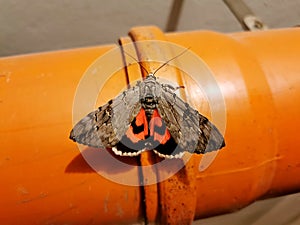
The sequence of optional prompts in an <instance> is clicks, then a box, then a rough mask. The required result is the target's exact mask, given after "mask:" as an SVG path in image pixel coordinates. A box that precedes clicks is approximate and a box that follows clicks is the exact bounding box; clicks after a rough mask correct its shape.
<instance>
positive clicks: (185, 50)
mask: <svg viewBox="0 0 300 225" xmlns="http://www.w3.org/2000/svg"><path fill="white" fill-rule="evenodd" d="M190 48H191V47H188V48H186V49H184V51H182V52H181V53H180V54H178V55H176V56H175V57H173V58H171V59H169V60H168V61H166V62H165V63H164V64H162V65H161V66H160V67H158V68H157V69H156V70H155V71H154V73H153V76H154V75H155V74H156V72H157V71H159V70H160V69H161V68H163V67H164V66H165V65H167V64H168V63H169V62H171V61H172V60H174V59H176V58H178V57H179V56H181V55H183V54H184V53H186V52H187V51H188V50H189V49H190Z"/></svg>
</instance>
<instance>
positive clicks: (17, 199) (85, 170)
mask: <svg viewBox="0 0 300 225" xmlns="http://www.w3.org/2000/svg"><path fill="white" fill-rule="evenodd" d="M134 29H136V30H135V31H134ZM134 29H133V30H131V33H134V32H136V33H142V32H140V29H144V30H145V29H146V30H147V29H148V33H155V32H158V34H157V35H154V36H153V37H156V38H158V37H159V38H160V39H164V40H167V41H170V42H172V43H176V44H179V45H182V46H185V47H190V48H191V50H192V51H193V52H194V53H195V54H197V55H198V56H199V57H201V58H202V60H203V61H204V62H205V63H206V64H207V66H208V67H209V69H210V70H211V71H212V72H213V74H214V76H215V79H216V80H217V83H218V85H219V87H220V89H221V91H222V94H223V97H224V100H225V104H226V118H227V121H226V131H225V140H226V147H225V148H224V149H222V150H221V151H220V153H219V154H218V155H217V157H216V159H215V160H214V162H213V164H211V166H210V167H208V168H207V169H206V170H204V171H199V170H198V166H199V163H200V160H201V158H203V156H198V155H195V156H193V157H192V160H191V162H189V163H188V168H187V172H188V174H186V173H181V172H180V174H176V175H175V176H174V177H171V178H170V179H171V180H172V181H171V182H170V184H165V182H168V181H164V182H162V183H159V184H157V185H154V186H155V187H154V186H152V188H151V187H150V192H147V190H146V188H147V186H146V187H145V188H140V187H138V186H126V185H121V184H118V183H114V182H112V181H109V180H107V179H105V178H104V177H102V176H99V175H98V174H97V173H96V172H95V171H94V170H93V169H92V168H90V167H89V166H88V164H87V163H86V162H85V161H84V159H83V157H82V156H81V154H80V152H79V151H78V148H77V146H76V145H75V144H74V143H72V142H71V141H70V140H68V135H69V131H70V129H71V127H72V103H73V99H74V93H75V91H76V87H77V85H78V83H79V80H80V78H81V76H82V74H83V73H84V71H85V70H86V68H87V67H88V66H89V65H90V64H91V63H92V62H93V61H94V60H95V59H96V58H97V57H99V56H101V55H103V54H105V53H106V52H108V51H109V50H110V49H112V48H113V46H112V45H108V46H101V47H95V48H86V49H75V50H69V51H60V52H52V53H42V54H33V55H23V56H15V57H8V58H2V59H0V108H1V111H0V118H1V120H0V149H1V151H0V160H1V161H0V176H1V178H2V179H1V180H2V182H1V193H2V195H1V200H0V203H1V204H0V220H1V223H3V224H20V223H22V224H33V223H35V224H45V223H57V224H61V223H68V222H70V223H71V222H77V223H78V224H81V223H95V224H104V223H105V224H108V223H111V224H119V223H127V224H130V223H136V222H138V221H141V220H145V219H146V220H147V221H149V222H152V221H156V222H158V221H160V222H165V221H167V222H170V223H171V224H176V221H178V220H179V219H181V220H182V221H186V223H189V222H190V220H191V215H192V216H193V217H194V218H193V219H197V218H202V217H208V216H211V215H216V214H220V213H226V212H230V211H233V210H236V209H239V208H241V207H243V206H246V205H247V204H249V203H251V202H253V201H255V200H256V199H259V198H262V197H268V196H273V195H283V194H287V193H290V192H297V191H299V190H300V179H298V175H299V173H300V154H299V152H298V149H299V147H300V146H299V145H300V143H299V142H297V138H298V136H299V131H298V127H299V125H300V119H299V116H298V115H299V114H300V107H299V97H300V92H299V90H300V77H299V76H298V75H299V74H300V65H299V63H298V60H299V59H298V58H299V57H298V56H299V54H300V43H299V41H298V40H299V38H300V31H299V29H296V28H294V29H285V30H271V31H264V32H255V33H235V34H219V33H214V32H208V31H195V32H185V33H173V34H162V32H159V31H157V29H156V28H152V27H149V28H134ZM143 32H144V31H143ZM146 36H147V35H146ZM147 37H148V36H147ZM138 40H141V39H138ZM127 41H129V42H130V41H132V42H134V41H135V37H134V36H133V35H132V39H131V40H129V39H127ZM138 51H144V50H142V49H137V52H138ZM144 54H148V52H146V53H144ZM151 54H152V53H151ZM153 54H156V53H155V52H154V53H153ZM150 56H151V55H150ZM179 61H180V60H179ZM112 63H113V62H112ZM132 73H133V71H129V81H131V80H134V79H135V78H134V79H131V77H134V76H136V75H134V74H132ZM139 76H140V75H139ZM199 76H201V74H199ZM178 79H180V78H178ZM178 79H177V80H178ZM127 82H128V75H126V74H125V72H124V71H119V72H118V73H117V74H116V75H114V77H113V78H112V79H111V80H110V81H108V83H107V85H106V86H105V87H104V89H103V91H102V92H101V93H100V100H99V101H100V102H101V103H103V102H105V101H107V100H109V99H110V98H113V97H114V96H115V95H117V93H118V92H119V91H121V90H122V89H123V88H124V87H125V86H126V84H127ZM185 86H186V88H185V90H187V91H186V93H187V96H188V97H190V96H197V95H196V94H197V93H195V90H197V88H198V87H196V86H194V83H193V82H190V83H189V82H187V83H185ZM201 100H202V99H198V98H197V97H193V98H192V99H191V101H192V102H193V103H194V105H196V106H197V109H198V110H199V111H201V112H202V113H203V114H206V113H207V109H206V108H205V107H204V109H203V110H201V107H200V108H199V106H201V104H202V102H201ZM86 151H87V152H88V154H91V155H93V154H94V153H95V152H96V151H99V150H97V149H92V148H88V149H87V150H86ZM103 156H104V155H103ZM143 157H144V156H141V160H142V162H138V158H130V159H126V160H125V161H126V162H127V163H131V164H132V165H138V164H140V163H143ZM147 157H148V156H145V157H144V159H145V158H146V159H145V160H146V162H145V163H147ZM152 157H153V156H151V155H150V156H149V158H150V159H149V161H148V162H150V163H151V160H152V159H151V158H152ZM121 160H124V159H121ZM153 160H157V159H153ZM98 169H99V170H101V171H104V172H109V173H111V174H115V175H116V176H120V177H122V178H125V179H132V180H134V181H133V182H137V183H138V182H140V180H143V179H142V178H141V177H140V176H141V172H143V171H139V170H138V169H137V168H136V169H135V167H133V168H132V169H131V170H124V168H121V167H120V168H113V167H111V166H110V161H109V158H103V159H101V164H100V165H99V168H98ZM159 173H161V171H156V172H155V173H154V175H155V176H156V175H157V174H159ZM145 175H146V174H143V177H144V178H145ZM151 176H152V175H151ZM178 178H181V179H178ZM186 181H189V182H191V185H192V186H189V183H186ZM176 182H177V183H176ZM178 182H179V183H178ZM180 182H182V183H184V184H185V185H186V186H184V187H187V188H188V189H190V190H191V191H181V192H177V191H178V189H179V188H178V187H183V186H181V184H182V183H180ZM170 190H171V191H173V193H177V194H178V193H179V194H178V195H176V194H172V193H171V195H170ZM193 190H195V191H193ZM183 193H185V194H186V195H183ZM189 193H192V195H190V196H188V194H189ZM144 194H145V195H144ZM164 196H165V197H164ZM170 196H171V197H172V198H173V199H170ZM144 198H145V201H144ZM191 199H194V200H195V203H191ZM144 202H145V203H144ZM172 202H173V203H172ZM177 202H179V203H180V204H181V203H182V202H183V203H184V205H186V206H188V207H190V206H193V205H194V206H193V207H191V210H192V212H191V213H187V214H188V215H187V217H184V213H182V212H180V211H177V209H178V210H179V209H180V210H182V209H181V208H173V207H174V206H176V204H177ZM168 204H171V205H170V206H171V207H170V208H168V209H166V207H168V206H169V205H168ZM147 207H148V211H147ZM149 207H151V209H153V211H152V214H151V213H150V212H149ZM171 210H174V212H173V213H174V214H172V213H171ZM175 214H176V215H177V216H178V215H181V218H178V217H176V220H175V219H173V220H172V218H169V217H170V216H172V215H175ZM145 217H146V218H145ZM174 218H175V217H174Z"/></svg>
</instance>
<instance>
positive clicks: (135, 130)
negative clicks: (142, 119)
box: [131, 118, 144, 134]
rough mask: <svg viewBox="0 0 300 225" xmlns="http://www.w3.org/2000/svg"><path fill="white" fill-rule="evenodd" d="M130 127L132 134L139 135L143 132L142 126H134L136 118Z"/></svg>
mask: <svg viewBox="0 0 300 225" xmlns="http://www.w3.org/2000/svg"><path fill="white" fill-rule="evenodd" d="M131 127H132V132H133V133H134V134H139V133H141V132H144V124H142V125H140V126H137V125H136V118H134V119H133V121H132V122H131Z"/></svg>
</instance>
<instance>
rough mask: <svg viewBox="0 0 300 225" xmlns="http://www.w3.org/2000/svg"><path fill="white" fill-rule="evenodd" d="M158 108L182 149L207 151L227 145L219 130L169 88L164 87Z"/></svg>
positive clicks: (199, 151)
mask: <svg viewBox="0 0 300 225" xmlns="http://www.w3.org/2000/svg"><path fill="white" fill-rule="evenodd" d="M157 108H158V112H159V114H160V116H161V118H162V119H163V121H164V122H165V124H166V126H167V128H168V130H169V132H170V134H171V136H172V137H173V139H174V140H175V142H176V143H177V144H178V145H179V147H181V148H182V149H184V150H186V151H189V152H195V153H205V152H209V151H213V150H217V149H220V148H222V147H223V146H225V142H224V138H223V136H222V134H221V133H220V132H219V130H218V129H217V128H216V127H215V126H214V125H213V124H212V123H211V122H210V121H209V120H208V119H207V118H206V117H205V116H203V115H201V114H199V112H198V111H197V110H195V109H193V108H192V107H190V105H189V104H188V103H186V102H184V101H183V100H182V99H180V98H179V97H177V96H176V94H175V93H174V92H172V91H171V90H170V89H169V88H165V87H163V91H162V95H161V97H160V98H159V100H158V105H157Z"/></svg>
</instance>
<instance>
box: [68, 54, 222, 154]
mask: <svg viewBox="0 0 300 225" xmlns="http://www.w3.org/2000/svg"><path fill="white" fill-rule="evenodd" d="M174 58H175V57H174ZM174 58H172V59H171V60H173V59H174ZM171 60H168V61H167V62H166V63H164V64H163V65H162V66H160V67H159V68H158V69H156V70H155V72H154V73H148V72H147V73H148V75H147V76H146V78H145V79H144V80H142V81H138V82H137V84H136V85H135V86H133V87H131V88H129V89H127V90H125V91H123V92H122V93H121V94H120V95H118V96H117V97H116V98H114V99H112V100H110V101H109V102H108V103H106V104H105V105H103V106H100V107H99V108H98V109H97V110H95V111H93V112H91V113H89V114H88V115H87V116H85V117H84V118H83V119H81V120H80V121H79V122H78V123H77V124H76V125H75V126H74V128H73V129H72V131H71V133H70V139H72V140H73V141H75V142H78V143H80V144H84V145H88V146H91V147H96V148H111V149H112V151H113V152H114V153H115V154H116V155H120V156H137V155H139V154H141V153H142V152H144V151H147V150H152V151H153V152H154V153H156V154H157V155H158V156H160V157H163V158H181V157H182V156H183V154H184V152H185V151H187V152H190V153H197V154H202V153H206V152H210V151H213V150H218V149H221V148H222V147H224V146H225V141H224V138H223V136H222V134H221V133H220V131H219V130H218V128H217V127H216V126H215V125H214V124H212V123H211V122H210V121H209V120H208V119H207V118H206V117H205V116H203V115H201V114H200V113H199V112H198V111H197V110H195V109H193V108H192V107H191V106H190V105H189V104H188V103H186V102H184V101H183V100H182V99H181V98H180V97H178V96H177V95H176V93H175V91H176V90H177V89H178V88H180V87H173V86H172V85H169V84H162V83H160V82H158V81H157V79H156V76H155V73H156V72H157V71H158V70H159V69H160V68H162V67H163V66H164V65H166V64H167V63H168V62H169V61H171ZM140 65H141V64H140ZM141 67H142V68H143V69H145V68H144V67H143V66H142V65H141ZM145 70H146V69H145Z"/></svg>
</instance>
